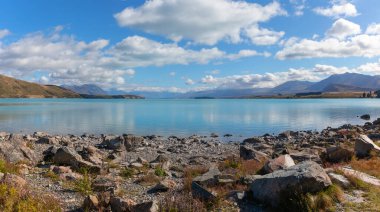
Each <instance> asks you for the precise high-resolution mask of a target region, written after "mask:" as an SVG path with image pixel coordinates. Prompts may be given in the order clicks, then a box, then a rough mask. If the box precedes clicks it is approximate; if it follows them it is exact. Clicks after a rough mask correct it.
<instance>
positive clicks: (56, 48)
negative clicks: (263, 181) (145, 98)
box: [0, 30, 265, 88]
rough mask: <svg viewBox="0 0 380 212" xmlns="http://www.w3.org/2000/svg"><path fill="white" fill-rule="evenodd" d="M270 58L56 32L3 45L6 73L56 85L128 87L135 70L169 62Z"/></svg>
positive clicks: (1, 66)
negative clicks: (80, 38)
mask: <svg viewBox="0 0 380 212" xmlns="http://www.w3.org/2000/svg"><path fill="white" fill-rule="evenodd" d="M256 55H265V54H264V53H263V54H261V53H257V52H255V51H252V50H242V51H240V52H238V53H237V54H227V53H226V52H224V51H220V50H219V49H218V48H203V49H201V50H190V49H185V48H183V47H180V46H178V45H177V44H175V43H168V44H167V43H159V42H156V41H153V40H149V39H147V38H144V37H139V36H132V37H127V38H126V39H124V40H122V41H121V42H119V43H117V44H115V45H113V46H110V45H109V41H108V40H104V39H99V40H95V41H92V42H83V41H78V40H76V39H75V38H74V37H72V36H67V35H62V34H61V30H54V31H53V33H50V34H48V35H46V34H44V33H41V32H36V33H32V34H28V35H26V36H24V37H23V38H21V39H19V40H17V41H14V42H12V43H9V44H2V45H0V72H1V73H7V74H9V73H11V74H12V76H16V77H19V78H27V77H29V78H31V77H32V76H33V74H34V73H36V72H44V73H46V74H47V76H49V77H47V78H44V79H42V80H43V82H44V83H47V80H48V82H49V83H51V84H84V83H95V84H98V85H100V86H103V87H105V88H108V87H112V86H115V85H121V84H124V83H125V78H126V77H127V76H133V75H135V74H136V71H135V70H134V69H133V68H135V67H143V66H163V65H168V64H185V65H186V64H191V63H199V64H206V63H209V62H211V61H214V60H231V59H238V58H242V57H250V56H256Z"/></svg>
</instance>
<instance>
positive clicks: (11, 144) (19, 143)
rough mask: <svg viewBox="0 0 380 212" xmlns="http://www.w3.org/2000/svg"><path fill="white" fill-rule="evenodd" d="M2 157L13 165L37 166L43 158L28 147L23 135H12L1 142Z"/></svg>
mask: <svg viewBox="0 0 380 212" xmlns="http://www.w3.org/2000/svg"><path fill="white" fill-rule="evenodd" d="M0 157H1V158H3V159H5V160H6V161H8V162H11V163H20V162H28V163H29V164H32V165H35V164H37V163H38V162H39V161H40V160H41V158H40V157H39V156H38V155H37V154H36V153H35V152H34V150H32V149H31V148H29V147H28V145H27V142H26V141H25V140H24V139H23V136H22V135H18V134H11V135H9V137H7V138H6V140H3V141H0Z"/></svg>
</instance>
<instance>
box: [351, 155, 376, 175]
mask: <svg viewBox="0 0 380 212" xmlns="http://www.w3.org/2000/svg"><path fill="white" fill-rule="evenodd" d="M350 165H351V167H352V168H353V169H355V170H358V171H361V172H364V173H367V174H369V175H372V176H374V177H377V178H380V158H379V157H371V158H370V159H362V160H358V159H356V158H354V159H353V160H352V161H351V162H350Z"/></svg>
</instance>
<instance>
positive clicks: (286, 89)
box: [271, 81, 314, 94]
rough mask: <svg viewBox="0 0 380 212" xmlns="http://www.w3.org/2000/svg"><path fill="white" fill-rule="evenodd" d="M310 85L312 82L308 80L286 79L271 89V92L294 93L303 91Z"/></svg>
mask: <svg viewBox="0 0 380 212" xmlns="http://www.w3.org/2000/svg"><path fill="white" fill-rule="evenodd" d="M312 85H314V83H313V82H309V81H288V82H285V83H283V84H281V85H279V86H277V87H274V88H273V89H271V93H273V94H276V93H281V94H289V93H292V94H294V93H299V92H305V91H307V90H308V88H309V87H310V86H312Z"/></svg>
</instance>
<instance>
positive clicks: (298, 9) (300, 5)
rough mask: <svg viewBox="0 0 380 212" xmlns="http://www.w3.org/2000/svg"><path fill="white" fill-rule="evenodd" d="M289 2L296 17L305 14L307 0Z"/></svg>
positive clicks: (291, 0)
mask: <svg viewBox="0 0 380 212" xmlns="http://www.w3.org/2000/svg"><path fill="white" fill-rule="evenodd" d="M289 2H290V3H291V4H292V5H293V7H294V15H296V16H302V15H303V14H304V9H305V7H306V0H290V1H289Z"/></svg>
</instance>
